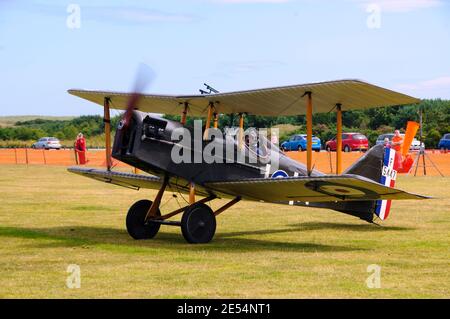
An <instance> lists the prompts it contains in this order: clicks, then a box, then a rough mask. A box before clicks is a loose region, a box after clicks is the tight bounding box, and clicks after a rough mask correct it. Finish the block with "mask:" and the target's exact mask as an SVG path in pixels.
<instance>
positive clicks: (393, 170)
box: [375, 148, 401, 220]
mask: <svg viewBox="0 0 450 319" xmlns="http://www.w3.org/2000/svg"><path fill="white" fill-rule="evenodd" d="M399 155H400V160H399ZM400 163H401V154H400V153H398V154H397V153H396V152H395V150H393V149H392V148H386V149H385V151H384V157H383V169H382V171H381V178H380V184H383V185H384V186H388V187H394V186H395V180H396V178H397V170H398V167H399V165H400ZM390 210H391V201H390V200H377V204H376V208H375V214H376V215H377V216H378V217H379V218H380V219H381V220H385V219H386V218H388V216H389V211H390Z"/></svg>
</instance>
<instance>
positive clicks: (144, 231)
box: [126, 199, 161, 239]
mask: <svg viewBox="0 0 450 319" xmlns="http://www.w3.org/2000/svg"><path fill="white" fill-rule="evenodd" d="M151 205H152V201H150V200H146V199H143V200H140V201H137V202H136V203H134V204H133V205H132V206H131V207H130V209H129V210H128V214H127V219H126V225H127V231H128V234H129V235H130V236H131V237H133V238H134V239H150V238H153V237H155V236H156V234H157V233H158V231H159V227H160V226H161V225H160V224H156V223H145V216H146V215H147V212H148V210H149V209H150V206H151ZM157 215H158V216H161V212H160V211H159V209H158V211H157Z"/></svg>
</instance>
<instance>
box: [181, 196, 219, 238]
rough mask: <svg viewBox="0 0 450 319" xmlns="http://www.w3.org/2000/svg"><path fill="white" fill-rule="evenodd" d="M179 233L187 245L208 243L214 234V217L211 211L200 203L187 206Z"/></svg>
mask: <svg viewBox="0 0 450 319" xmlns="http://www.w3.org/2000/svg"><path fill="white" fill-rule="evenodd" d="M181 232H182V234H183V237H184V239H186V241H187V242H188V243H191V244H206V243H209V242H210V241H211V239H213V237H214V234H215V232H216V216H215V215H214V213H213V211H212V209H211V208H210V207H209V206H207V205H205V204H202V203H199V204H193V205H191V206H189V207H188V208H187V209H186V210H185V211H184V213H183V217H182V218H181Z"/></svg>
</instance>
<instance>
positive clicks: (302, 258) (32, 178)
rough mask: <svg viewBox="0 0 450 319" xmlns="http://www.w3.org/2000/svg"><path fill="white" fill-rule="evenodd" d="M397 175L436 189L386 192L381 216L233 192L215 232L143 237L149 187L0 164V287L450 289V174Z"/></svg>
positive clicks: (34, 290)
mask: <svg viewBox="0 0 450 319" xmlns="http://www.w3.org/2000/svg"><path fill="white" fill-rule="evenodd" d="M398 186H399V187H400V188H402V189H405V190H408V191H412V192H417V193H421V194H426V195H431V196H435V197H437V199H433V200H427V201H399V202H395V203H394V204H393V211H392V212H391V214H392V216H391V218H390V219H389V220H387V221H386V222H384V223H383V227H378V226H374V225H369V224H366V223H364V222H362V221H359V220H357V219H355V218H352V217H349V216H346V215H343V214H339V213H335V212H331V211H325V210H317V209H304V208H295V207H289V206H276V205H267V204H262V203H251V202H242V203H239V204H237V205H236V206H234V207H232V208H231V209H229V210H228V211H226V212H225V213H223V214H222V215H220V216H219V218H218V230H217V233H216V237H215V239H214V240H213V242H212V243H210V244H208V245H194V246H193V245H189V244H186V243H185V241H184V239H183V238H182V236H181V231H180V229H179V228H172V227H167V226H166V227H164V226H163V227H161V231H160V233H159V234H158V235H157V237H156V238H155V239H154V240H149V241H134V240H132V239H131V238H130V237H129V236H128V235H127V233H126V230H125V227H124V219H125V214H126V211H127V210H128V207H129V206H130V205H131V204H132V203H133V202H134V201H136V200H138V199H142V198H153V197H154V195H155V193H156V192H155V191H139V192H136V191H133V190H130V189H125V188H120V187H117V186H113V185H107V184H101V183H98V182H95V181H92V180H89V179H85V178H83V177H80V176H76V175H72V174H70V173H67V172H66V170H65V168H63V167H45V166H29V167H26V166H13V165H10V166H9V165H3V166H0V189H1V193H0V202H1V206H0V207H1V208H0V237H1V245H0V276H1V277H0V278H1V284H0V297H2V298H9V297H12V298H16V297H31V298H36V297H50V298H59V297H61V298H81V297H84V298H102V297H113V298H116V297H124V298H131V297H139V298H140V297H144V298H179V297H183V298H184V297H187V298H194V297H231V298H247V297H268V298H298V297H302V298H303V297H306V298H316V297H325V298H328V297H343V298H384V297H395V298H397V297H404V298H412V297H419V298H422V297H432V298H442V297H447V298H449V297H450V237H449V234H450V197H449V193H448V191H449V189H450V178H437V177H432V178H426V177H417V178H414V177H403V176H402V177H400V178H399V180H398ZM170 198H171V196H170V195H167V196H166V197H165V199H164V200H163V203H165V202H166V200H168V199H170ZM222 203H223V202H220V201H218V202H217V203H216V202H215V203H213V206H214V207H218V206H219V205H221V204H222ZM175 207H178V206H177V203H176V201H175V199H172V200H171V201H169V202H168V203H167V204H165V206H164V207H163V211H164V210H168V209H171V208H175ZM69 264H77V265H79V266H80V268H81V288H79V289H69V288H67V287H66V278H67V276H68V275H69V274H68V273H67V272H66V270H67V267H68V265H69ZM370 264H377V265H379V266H381V288H379V289H369V288H368V287H367V286H366V283H365V281H366V278H367V277H368V276H369V275H370V274H369V273H368V272H367V267H368V265H370Z"/></svg>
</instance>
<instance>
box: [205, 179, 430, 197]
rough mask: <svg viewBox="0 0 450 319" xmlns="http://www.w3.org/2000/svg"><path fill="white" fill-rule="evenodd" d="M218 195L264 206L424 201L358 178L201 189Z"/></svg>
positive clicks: (210, 185)
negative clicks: (225, 195)
mask: <svg viewBox="0 0 450 319" xmlns="http://www.w3.org/2000/svg"><path fill="white" fill-rule="evenodd" d="M204 186H205V187H207V188H210V189H212V190H213V191H216V192H219V193H225V194H229V195H234V196H241V197H242V198H244V199H250V200H261V201H267V202H282V201H301V202H332V201H333V202H334V201H364V200H377V199H425V198H427V197H425V196H420V195H415V194H410V193H407V192H404V191H402V190H399V189H395V188H390V187H386V186H384V185H381V184H379V183H376V182H373V181H371V180H369V179H367V178H364V177H362V176H358V175H351V174H347V175H340V176H334V175H330V176H320V177H287V178H260V179H258V178H255V179H245V180H237V181H229V182H211V183H206V184H205V185H204Z"/></svg>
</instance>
